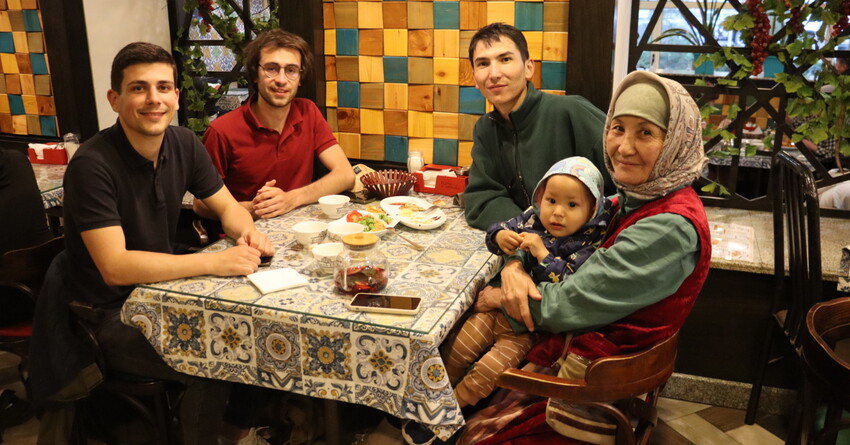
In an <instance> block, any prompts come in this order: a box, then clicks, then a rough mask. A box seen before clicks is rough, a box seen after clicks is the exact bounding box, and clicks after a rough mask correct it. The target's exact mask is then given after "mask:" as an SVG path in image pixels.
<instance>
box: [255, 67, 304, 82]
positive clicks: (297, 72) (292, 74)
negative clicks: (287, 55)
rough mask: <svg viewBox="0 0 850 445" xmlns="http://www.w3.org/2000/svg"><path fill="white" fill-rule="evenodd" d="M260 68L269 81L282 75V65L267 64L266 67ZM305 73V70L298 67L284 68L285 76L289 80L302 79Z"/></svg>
mask: <svg viewBox="0 0 850 445" xmlns="http://www.w3.org/2000/svg"><path fill="white" fill-rule="evenodd" d="M260 68H262V69H263V72H265V73H266V77H268V78H269V79H274V78H275V77H277V76H278V74H280V65H278V64H276V63H267V64H265V65H260ZM303 72H304V69H303V68H301V67H300V66H298V65H286V66H285V67H283V74H284V75H285V76H286V78H287V79H289V80H298V78H299V77H301V73H303Z"/></svg>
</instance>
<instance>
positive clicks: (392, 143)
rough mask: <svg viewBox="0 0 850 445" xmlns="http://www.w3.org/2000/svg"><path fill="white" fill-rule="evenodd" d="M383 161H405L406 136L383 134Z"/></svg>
mask: <svg viewBox="0 0 850 445" xmlns="http://www.w3.org/2000/svg"><path fill="white" fill-rule="evenodd" d="M384 153H385V154H384V156H385V157H386V159H385V161H393V162H407V136H384Z"/></svg>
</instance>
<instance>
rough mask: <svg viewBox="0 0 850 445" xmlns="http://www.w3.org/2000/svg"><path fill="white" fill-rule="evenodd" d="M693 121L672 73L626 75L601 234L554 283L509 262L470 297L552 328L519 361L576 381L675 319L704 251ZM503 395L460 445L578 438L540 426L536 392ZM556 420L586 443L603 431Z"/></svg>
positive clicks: (652, 338) (650, 340) (610, 119)
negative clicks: (594, 364) (494, 287)
mask: <svg viewBox="0 0 850 445" xmlns="http://www.w3.org/2000/svg"><path fill="white" fill-rule="evenodd" d="M701 130H702V121H701V118H700V113H699V109H698V108H697V106H696V104H695V103H694V101H693V99H692V98H691V96H690V95H689V94H688V92H687V91H685V89H684V88H683V87H682V86H681V85H680V84H678V83H677V82H675V81H672V80H669V79H665V78H662V77H659V76H657V75H655V74H652V73H649V72H645V71H636V72H633V73H631V74H629V75H628V76H626V78H625V79H623V81H622V82H621V84H620V85H619V87H618V88H617V91H616V92H615V93H614V96H613V98H612V100H611V106H610V108H609V110H608V116H607V119H606V125H605V130H604V134H603V143H604V150H605V153H604V156H605V165H606V167H607V168H608V171H609V172H610V173H611V176H612V178H613V179H614V183H615V184H616V186H617V190H618V196H617V198H615V200H616V205H618V206H619V210H618V213H617V215H616V216H615V218H614V221H613V222H612V224H611V228H610V229H609V231H608V236H607V238H606V239H605V241H603V243H602V245H601V247H600V248H599V249H598V250H597V252H596V253H594V254H593V255H592V256H591V257H590V258H589V259H588V260H587V261H586V262H585V263H584V265H583V266H582V267H581V268H580V269H579V270H577V271H576V273H575V274H574V275H572V276H571V277H570V278H569V279H567V280H563V281H562V282H560V283H540V284H539V285H535V284H534V282H533V281H532V279H531V277H530V276H529V275H528V274H527V273H526V272H525V271H524V270H523V269H522V265H521V264H520V263H518V262H517V261H513V260H510V259H509V260H508V262H507V264H506V266H505V267H504V269H503V270H502V272H501V278H502V287H501V293H498V292H491V293H489V294H488V295H489V296H490V298H484V299H482V297H481V296H479V301H478V302H477V304H476V310H488V309H493V308H498V307H501V308H502V310H503V311H504V312H505V313H506V314H507V315H508V316H509V319H510V320H511V322H512V325H513V327H514V330H515V331H522V330H523V329H528V330H541V331H546V332H551V333H558V334H560V335H555V336H551V337H549V338H548V339H547V340H546V341H544V342H542V343H541V344H539V345H537V346H536V347H535V348H534V349H533V350H532V351H531V353H530V354H529V356H528V359H529V361H530V364H529V365H528V368H534V370H535V371H538V372H546V373H549V374H554V373H556V372H557V373H558V375H559V376H561V377H564V378H583V377H584V372H585V369H586V367H587V364H588V363H589V362H590V361H592V360H595V359H597V358H600V357H606V356H612V355H623V354H629V353H632V352H636V351H640V350H644V349H647V348H649V347H651V346H652V345H654V344H656V343H658V342H660V341H662V340H664V339H667V338H669V337H671V336H672V335H673V334H675V333H676V332H677V331H678V330H679V329H680V328H681V327H682V325H683V324H684V322H685V319H686V318H687V316H688V314H689V313H690V310H691V308H692V307H693V304H694V301H695V300H696V297H697V296H698V295H699V292H700V290H701V289H702V285H703V283H704V282H705V278H706V276H707V275H708V269H709V260H710V258H711V239H710V235H709V229H708V221H707V219H706V216H705V210H704V208H703V206H702V203H701V201H700V199H699V197H698V196H697V194H696V193H695V192H694V190H693V188H691V187H690V185H691V183H692V182H693V181H694V180H695V179H696V178H697V177H699V176H700V172H701V171H702V168H703V166H704V165H705V163H706V162H707V159H706V157H705V155H704V153H703V146H702V145H703V144H702V131H701ZM564 334H566V335H564ZM564 352H566V354H564ZM556 364H557V365H559V366H556ZM556 367H557V368H559V370H556ZM502 396H503V397H497V398H496V399H494V401H493V402H491V406H489V407H487V408H485V409H484V410H482V411H480V412H479V413H477V414H476V415H474V416H473V417H472V418H470V419H469V421H468V422H467V424H468V427H467V429H466V430H465V431H464V433H463V434H462V436H461V437H460V438H459V440H458V443H459V444H465V443H480V444H497V443H498V444H503V443H513V444H539V443H547V444H549V443H576V441H575V440H574V439H567V438H565V437H564V436H562V435H559V434H558V433H557V432H555V431H554V430H553V429H552V428H551V427H550V426H549V425H547V423H546V419H545V410H546V401H545V400H541V399H540V398H535V397H533V396H528V395H525V394H523V393H519V392H509V391H505V392H504V393H503V394H502ZM567 409H569V408H568V407H567ZM577 415H578V416H581V414H580V413H578V414H577ZM558 427H559V429H561V430H562V434H567V435H569V436H570V437H572V438H576V439H577V438H581V440H583V441H589V442H593V443H605V441H606V440H608V439H607V438H606V437H593V435H592V434H591V435H587V434H586V431H584V430H581V429H579V430H578V431H566V432H565V431H563V428H562V427H563V425H558ZM541 441H542V442H541Z"/></svg>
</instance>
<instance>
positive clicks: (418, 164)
mask: <svg viewBox="0 0 850 445" xmlns="http://www.w3.org/2000/svg"><path fill="white" fill-rule="evenodd" d="M424 166H425V160H424V159H422V152H421V151H411V152H408V153H407V171H408V172H410V173H413V172H418V171H419V170H421V169H422V167H424Z"/></svg>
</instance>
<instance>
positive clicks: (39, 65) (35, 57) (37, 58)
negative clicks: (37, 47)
mask: <svg viewBox="0 0 850 445" xmlns="http://www.w3.org/2000/svg"><path fill="white" fill-rule="evenodd" d="M30 65H32V73H33V74H49V73H48V72H47V61H46V60H44V54H39V53H30Z"/></svg>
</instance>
